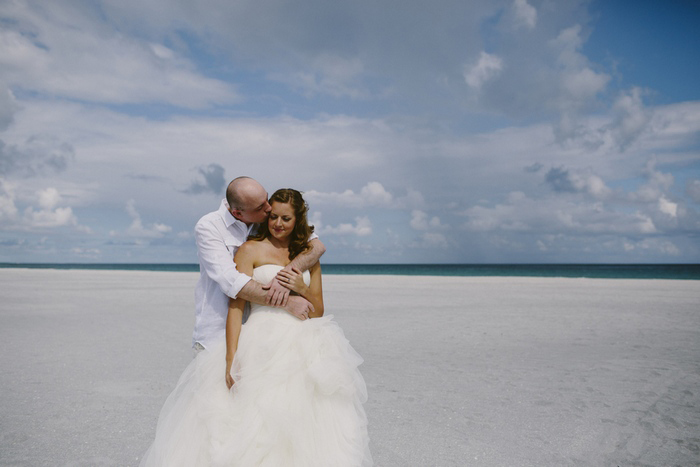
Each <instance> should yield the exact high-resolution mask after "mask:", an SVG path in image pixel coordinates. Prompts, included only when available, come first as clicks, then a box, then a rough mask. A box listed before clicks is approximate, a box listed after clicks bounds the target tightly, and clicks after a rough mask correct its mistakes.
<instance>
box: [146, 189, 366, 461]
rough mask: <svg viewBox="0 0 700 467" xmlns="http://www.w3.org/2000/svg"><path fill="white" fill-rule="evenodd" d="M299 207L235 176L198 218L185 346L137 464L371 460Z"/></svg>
mask: <svg viewBox="0 0 700 467" xmlns="http://www.w3.org/2000/svg"><path fill="white" fill-rule="evenodd" d="M307 211H308V206H307V204H306V203H305V201H304V200H303V198H302V195H301V193H299V192H298V191H296V190H292V189H281V190H277V191H276V192H275V193H274V194H273V195H272V196H271V197H270V198H269V199H268V197H267V192H266V191H265V189H264V188H263V187H262V186H261V185H260V184H259V183H258V182H256V181H255V180H253V179H252V178H249V177H239V178H236V179H235V180H233V181H232V182H231V183H230V184H229V186H228V188H227V190H226V199H225V200H223V201H222V203H221V206H220V208H219V209H218V210H217V211H215V212H212V213H209V214H207V215H205V216H204V217H202V218H201V219H200V220H199V222H198V223H197V226H196V227H195V233H196V241H197V249H198V255H199V264H200V279H199V282H198V283H197V287H196V291H195V304H196V310H195V327H194V333H193V337H192V342H193V348H194V349H195V352H196V354H195V357H194V359H193V361H192V362H191V363H190V364H189V365H188V366H187V368H186V369H185V371H184V372H183V374H182V376H181V377H180V380H179V381H178V383H177V385H176V387H175V389H174V390H173V392H172V393H171V394H170V396H168V399H167V400H166V402H165V405H164V406H163V408H162V410H161V413H160V417H159V420H158V426H157V429H156V437H155V441H154V442H153V444H152V445H151V447H150V449H149V450H148V452H147V453H146V454H145V456H144V458H143V460H142V462H141V466H143V467H150V466H163V467H165V466H168V467H171V466H183V467H184V466H187V467H195V466H241V467H253V466H270V467H284V466H290V467H291V466H294V467H297V466H298V467H313V466H319V467H321V466H323V467H327V466H348V467H357V466H368V465H372V458H371V455H370V452H369V446H368V442H369V440H368V436H367V417H366V415H365V411H364V408H363V406H362V404H363V402H365V401H366V399H367V390H366V386H365V382H364V380H363V378H362V375H361V374H360V372H359V371H358V368H357V367H358V366H359V365H360V364H361V363H362V358H361V357H360V356H359V355H358V354H357V353H356V352H355V350H354V349H353V348H352V347H351V346H350V344H349V342H348V341H347V339H345V336H344V335H343V331H342V330H341V329H340V327H339V326H338V325H337V323H336V322H335V321H333V319H332V316H330V315H324V307H323V291H322V281H321V266H320V264H319V261H318V260H319V258H320V257H321V255H322V254H323V253H324V251H325V247H324V246H323V244H322V243H321V241H320V240H319V239H318V237H317V236H316V235H315V234H314V233H313V227H312V226H310V225H309V224H308V218H307ZM246 239H248V240H247V241H246ZM247 304H250V310H249V314H248V313H244V308H245V307H246V305H247ZM244 315H248V316H247V319H245V320H244V317H245V316H244ZM244 322H245V324H242V323H244Z"/></svg>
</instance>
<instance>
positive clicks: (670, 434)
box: [0, 269, 700, 467]
mask: <svg viewBox="0 0 700 467" xmlns="http://www.w3.org/2000/svg"><path fill="white" fill-rule="evenodd" d="M196 279H197V275H196V274H193V273H168V272H122V271H52V270H20V269H15V270H13V269H2V270H0V342H2V348H3V351H2V354H1V355H2V356H1V357H0V358H1V360H0V362H1V363H0V365H1V366H0V369H1V370H2V371H1V377H0V465H3V466H5V465H18V466H19V465H21V466H44V465H45V466H60V465H70V466H102V465H105V466H107V465H108V466H130V465H137V464H138V460H139V458H140V456H141V454H142V453H143V451H144V450H145V449H146V448H147V447H148V445H149V444H150V442H151V441H152V438H153V434H154V430H155V424H156V420H157V416H158V412H159V410H160V407H161V404H162V403H163V401H164V400H165V398H166V396H167V395H168V393H169V391H170V390H171V389H172V387H173V386H174V384H175V382H176V381H177V379H178V377H179V375H180V372H181V371H182V370H183V369H184V367H185V366H186V365H187V363H188V362H189V361H190V360H191V358H192V353H191V350H190V349H189V345H190V335H191V329H192V323H193V312H192V310H193V289H194V284H195V282H196ZM324 289H325V299H326V310H327V313H332V314H333V315H334V316H335V317H336V320H337V321H338V322H339V323H340V325H341V326H342V327H343V329H344V330H345V333H346V335H347V337H348V338H349V339H350V341H351V342H352V343H353V346H354V347H355V348H356V349H357V350H358V352H360V354H362V355H363V356H364V357H365V363H364V365H363V366H362V370H363V375H364V376H365V379H366V381H367V384H368V388H369V393H370V400H369V401H368V403H367V406H366V408H367V412H368V415H369V419H370V436H371V448H372V453H373V456H374V458H375V462H376V465H377V466H383V467H390V466H411V467H413V466H465V465H477V466H616V465H620V466H672V465H679V466H691V465H700V281H662V280H592V279H538V278H468V277H467V278H464V277H463V278H457V277H439V278H438V277H397V276H332V275H328V276H325V277H324Z"/></svg>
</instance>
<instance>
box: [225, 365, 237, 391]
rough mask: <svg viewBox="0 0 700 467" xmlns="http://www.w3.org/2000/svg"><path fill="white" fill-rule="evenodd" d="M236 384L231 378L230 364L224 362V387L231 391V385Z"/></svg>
mask: <svg viewBox="0 0 700 467" xmlns="http://www.w3.org/2000/svg"><path fill="white" fill-rule="evenodd" d="M234 384H236V382H235V381H234V380H233V376H231V363H229V362H228V361H227V362H226V386H227V387H228V388H229V389H231V388H232V387H233V385H234Z"/></svg>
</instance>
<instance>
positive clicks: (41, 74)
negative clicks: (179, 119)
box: [0, 2, 236, 108]
mask: <svg viewBox="0 0 700 467" xmlns="http://www.w3.org/2000/svg"><path fill="white" fill-rule="evenodd" d="M42 5H43V8H41V9H39V8H36V6H33V5H32V4H30V3H26V2H4V3H2V6H1V7H0V14H3V15H4V16H5V17H9V18H15V19H16V21H15V22H12V23H10V22H8V23H5V24H4V27H3V28H2V29H0V67H2V68H4V71H3V77H4V81H5V83H6V84H8V85H10V86H17V87H19V88H22V89H26V90H30V91H34V92H39V93H45V94H47V95H50V96H56V95H58V96H63V97H68V98H73V99H80V100H87V101H96V102H107V103H117V104H123V103H133V102H139V103H140V102H161V103H167V104H172V105H177V106H182V107H188V108H202V107H207V106H210V105H213V104H220V103H223V102H228V103H231V102H233V101H234V100H235V99H236V95H235V93H234V92H233V90H232V87H231V86H230V85H228V84H226V83H224V82H222V81H219V80H216V79H211V78H207V77H205V76H202V75H200V74H198V73H197V72H196V71H195V68H194V66H193V64H192V63H191V62H190V61H189V60H187V59H185V58H183V57H182V56H180V55H179V54H177V53H176V52H175V51H173V50H170V49H168V48H167V47H165V46H164V45H162V44H153V43H145V42H142V41H140V40H138V39H134V38H131V37H128V36H125V35H122V34H118V33H116V32H115V31H108V30H106V29H104V28H102V27H100V25H99V23H98V21H96V19H95V18H94V17H91V16H90V14H91V13H92V12H91V11H90V9H89V8H70V7H68V6H67V5H65V4H55V5H51V4H42Z"/></svg>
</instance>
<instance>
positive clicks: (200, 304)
mask: <svg viewBox="0 0 700 467" xmlns="http://www.w3.org/2000/svg"><path fill="white" fill-rule="evenodd" d="M267 199H268V195H267V191H265V189H264V188H263V187H262V185H260V183H258V182H257V181H255V180H253V179H252V178H250V177H238V178H236V179H234V180H233V181H232V182H231V183H230V184H229V186H228V188H227V189H226V198H225V199H223V200H222V201H221V205H220V206H219V209H218V210H217V211H214V212H210V213H209V214H207V215H205V216H204V217H202V218H201V219H200V220H199V221H198V222H197V225H196V226H195V228H194V232H195V240H196V242H197V256H198V257H199V281H198V282H197V287H196V289H195V323H194V332H193V333H192V347H193V348H194V349H195V350H197V351H199V350H202V349H205V348H207V345H209V344H210V343H211V342H213V341H214V340H216V339H217V338H219V337H221V336H223V335H225V333H226V317H227V315H228V301H229V297H230V298H236V297H239V296H240V297H242V298H244V299H246V300H247V301H249V302H254V303H260V304H269V305H274V306H279V307H282V308H284V309H285V310H287V311H288V312H289V313H290V314H292V315H294V316H296V317H297V318H299V319H307V318H308V316H309V313H310V312H311V311H313V306H312V305H311V303H309V302H308V301H307V300H306V299H305V298H303V297H300V296H296V295H293V296H290V295H289V289H287V288H285V287H283V286H282V285H281V284H280V283H279V282H278V281H277V280H276V279H274V280H273V281H272V282H271V283H270V284H260V283H258V282H255V281H254V280H252V279H251V277H250V276H248V275H246V274H242V273H240V272H238V270H237V269H236V264H235V263H234V262H233V256H234V255H235V254H236V251H238V247H240V246H241V245H242V244H243V243H244V242H245V241H246V239H247V238H248V235H250V233H251V232H252V231H253V230H254V229H255V227H256V226H257V224H259V223H261V222H265V221H266V220H267V216H268V214H269V213H270V210H271V208H270V204H269V203H268V202H267ZM309 244H310V246H311V248H310V249H309V250H307V251H306V252H304V253H301V254H300V255H298V256H297V257H296V258H294V260H293V261H292V262H291V263H290V264H289V265H287V266H286V267H285V269H286V270H289V271H291V269H292V268H296V269H299V270H302V271H306V270H308V269H309V268H310V267H311V266H313V265H314V264H316V262H317V261H318V260H319V258H320V257H321V255H323V253H325V251H326V248H325V247H324V246H323V243H321V241H320V240H319V239H318V237H317V236H316V235H315V234H313V235H312V237H311V241H310V242H309Z"/></svg>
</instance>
